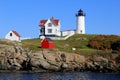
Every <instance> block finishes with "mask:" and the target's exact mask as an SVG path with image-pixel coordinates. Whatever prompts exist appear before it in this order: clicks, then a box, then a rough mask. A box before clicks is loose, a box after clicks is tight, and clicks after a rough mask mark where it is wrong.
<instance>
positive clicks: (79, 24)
mask: <svg viewBox="0 0 120 80" xmlns="http://www.w3.org/2000/svg"><path fill="white" fill-rule="evenodd" d="M76 17H77V20H76V34H85V13H84V12H83V11H82V10H81V9H80V10H79V11H78V13H77V14H76Z"/></svg>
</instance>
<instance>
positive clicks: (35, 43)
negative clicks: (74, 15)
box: [22, 34, 96, 55]
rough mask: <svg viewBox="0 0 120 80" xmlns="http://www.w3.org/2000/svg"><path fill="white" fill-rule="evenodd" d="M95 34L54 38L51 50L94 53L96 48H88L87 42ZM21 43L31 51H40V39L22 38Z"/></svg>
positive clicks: (85, 53)
mask: <svg viewBox="0 0 120 80" xmlns="http://www.w3.org/2000/svg"><path fill="white" fill-rule="evenodd" d="M95 36H96V35H86V34H76V35H74V36H71V37H70V38H69V39H67V40H54V41H53V42H54V46H55V48H53V49H52V50H53V51H56V50H59V51H65V52H70V53H71V52H72V53H78V54H84V55H89V54H92V53H94V52H95V51H96V50H95V49H92V48H89V47H88V46H87V45H88V42H89V40H90V39H92V38H93V37H95ZM22 44H23V46H24V47H27V48H29V49H31V50H33V51H41V50H42V49H41V48H40V46H41V45H40V44H41V40H40V39H29V40H23V41H22ZM72 48H76V50H74V51H73V50H72Z"/></svg>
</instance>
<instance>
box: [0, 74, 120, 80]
mask: <svg viewBox="0 0 120 80" xmlns="http://www.w3.org/2000/svg"><path fill="white" fill-rule="evenodd" d="M0 80H120V74H117V73H95V72H53V73H26V72H16V73H13V72H8V73H2V72H1V73H0Z"/></svg>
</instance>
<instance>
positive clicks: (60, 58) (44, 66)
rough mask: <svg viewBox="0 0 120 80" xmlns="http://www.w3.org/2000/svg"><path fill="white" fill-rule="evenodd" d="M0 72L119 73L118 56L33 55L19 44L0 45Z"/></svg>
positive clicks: (59, 52)
mask: <svg viewBox="0 0 120 80" xmlns="http://www.w3.org/2000/svg"><path fill="white" fill-rule="evenodd" d="M0 70H13V71H23V70H25V71H27V70H30V71H36V72H46V71H99V72H120V55H119V54H111V55H109V56H107V57H106V56H101V55H92V56H87V57H86V56H83V55H80V54H75V53H66V52H61V51H51V50H46V49H45V50H43V51H39V52H36V53H33V52H32V51H30V50H29V49H25V48H23V47H22V45H21V44H16V45H7V44H0Z"/></svg>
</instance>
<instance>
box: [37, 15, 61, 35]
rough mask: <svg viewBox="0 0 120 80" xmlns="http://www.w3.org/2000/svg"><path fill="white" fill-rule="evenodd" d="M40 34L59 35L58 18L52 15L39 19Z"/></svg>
mask: <svg viewBox="0 0 120 80" xmlns="http://www.w3.org/2000/svg"><path fill="white" fill-rule="evenodd" d="M39 27H40V36H48V37H49V36H50V37H51V36H61V32H60V20H58V19H54V18H53V17H52V18H50V19H48V20H40V23H39Z"/></svg>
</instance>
